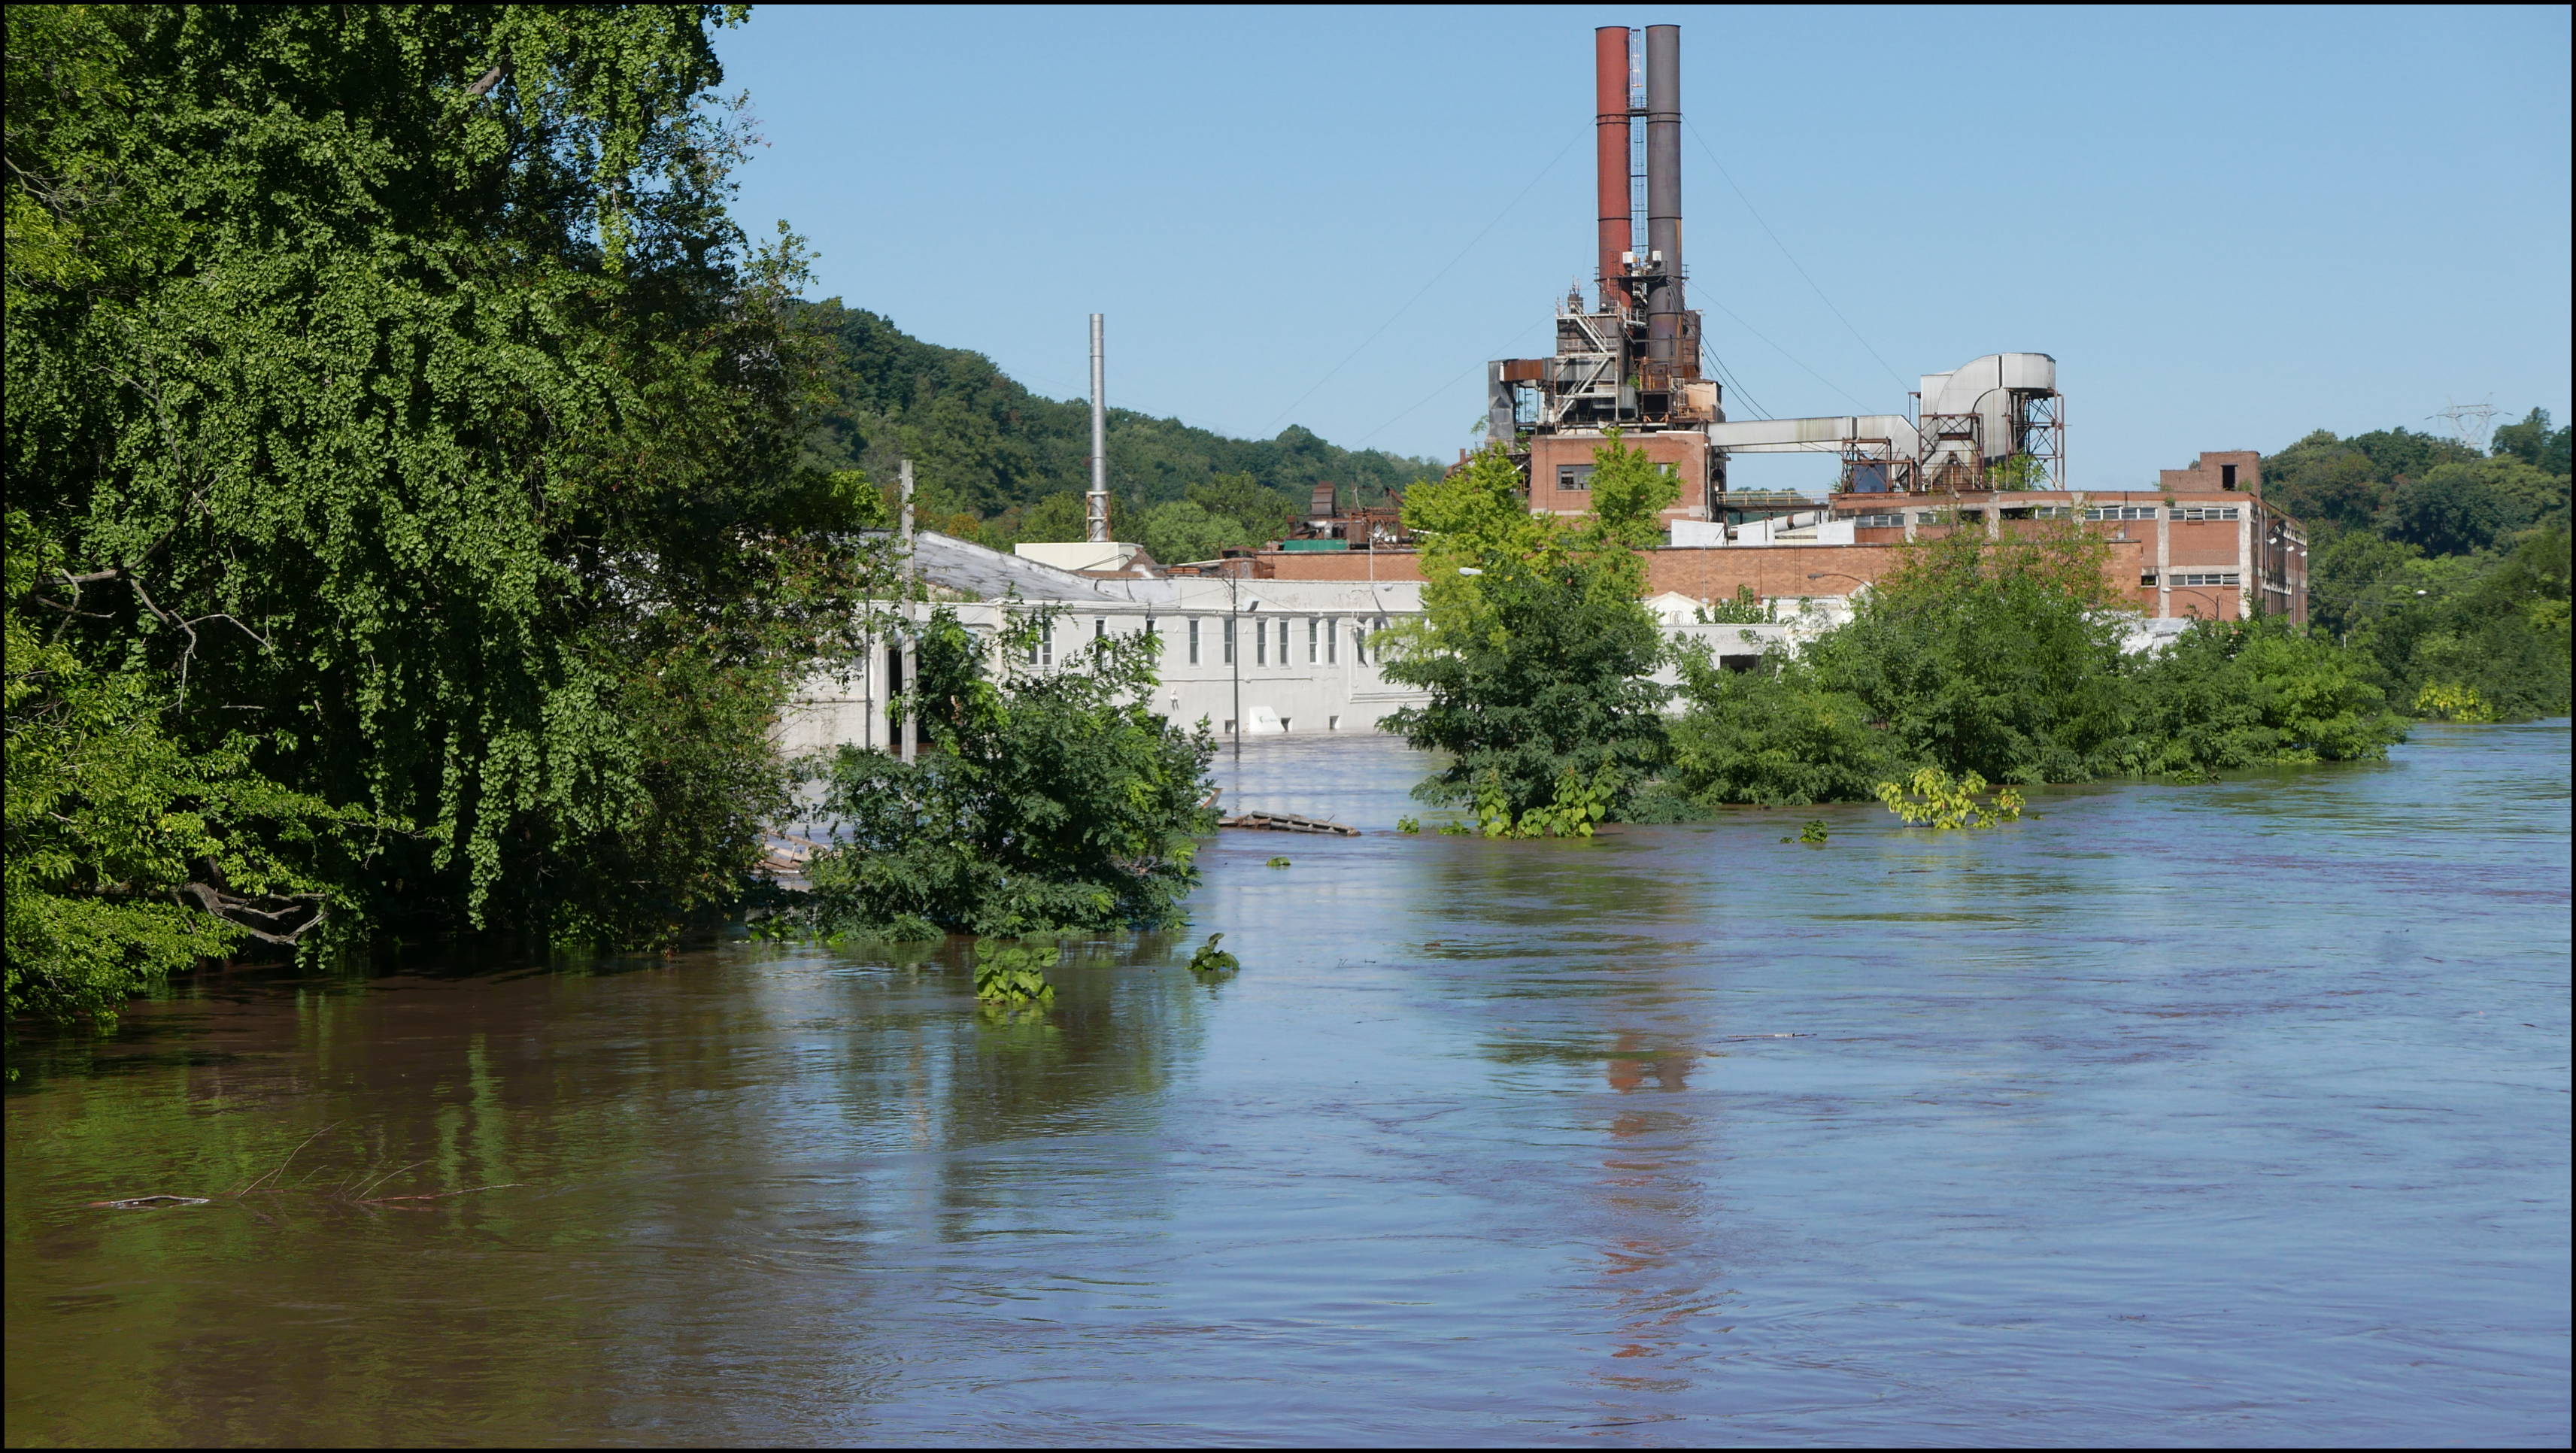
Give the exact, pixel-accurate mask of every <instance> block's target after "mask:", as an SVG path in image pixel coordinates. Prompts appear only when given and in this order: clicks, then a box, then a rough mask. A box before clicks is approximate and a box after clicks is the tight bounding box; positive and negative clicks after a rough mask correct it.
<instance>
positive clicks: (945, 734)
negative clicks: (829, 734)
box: [812, 609, 1216, 936]
mask: <svg viewBox="0 0 2576 1453" xmlns="http://www.w3.org/2000/svg"><path fill="white" fill-rule="evenodd" d="M1049 626H1050V622H1049V618H1048V617H1046V616H1045V615H1043V614H1037V615H1029V616H1023V617H1021V618H1020V619H1019V620H1018V621H1017V622H1015V623H1014V624H1013V625H1012V626H1010V627H1009V628H1008V629H1006V630H1004V631H1002V632H1001V633H999V634H998V635H997V636H995V637H992V638H989V639H988V638H986V637H984V636H980V635H978V634H976V633H974V632H971V631H968V630H967V629H966V628H965V627H964V626H962V625H960V624H959V623H958V621H957V619H956V616H955V614H954V612H951V611H948V610H945V609H943V610H940V611H939V612H937V613H936V614H934V615H933V617H932V618H931V620H930V622H929V623H928V624H927V625H926V626H925V627H924V628H923V630H922V632H921V644H920V654H919V660H920V663H921V666H920V669H921V686H920V690H919V694H918V695H917V696H916V697H915V698H914V703H915V706H916V708H917V709H918V711H919V713H920V721H921V730H922V736H923V739H924V742H925V744H926V749H925V751H924V753H923V755H922V756H921V758H920V760H919V761H917V762H911V763H906V762H902V761H899V760H897V759H895V758H893V757H890V756H887V755H886V754H885V753H883V752H872V751H862V750H860V749H858V748H855V747H844V748H842V749H841V752H840V754H839V756H838V757H837V758H836V759H835V760H834V761H833V763H832V764H831V766H830V769H829V775H828V779H827V782H826V787H825V795H824V800H823V805H822V809H821V815H822V817H823V819H824V820H825V821H827V822H829V823H831V824H833V825H834V828H835V831H836V834H837V836H838V840H839V843H840V844H841V845H840V846H838V847H836V848H834V849H832V850H830V851H827V852H823V853H819V854H817V855H816V857H815V859H814V862H813V866H812V882H813V884H814V893H815V897H816V900H817V903H818V918H819V921H820V922H821V923H822V924H823V925H824V926H827V927H862V928H875V929H879V930H894V931H898V932H901V931H903V930H905V929H907V928H911V929H912V930H913V931H920V930H921V929H922V928H926V927H931V926H935V927H936V928H938V929H951V930H958V931H963V932H968V933H975V934H998V935H1003V936H1013V935H1020V934H1030V933H1040V932H1046V931H1049V930H1054V929H1065V928H1096V929H1106V928H1155V927H1161V926H1165V925H1168V924H1170V923H1172V922H1174V921H1176V920H1177V919H1178V918H1179V916H1180V903H1181V899H1182V897H1183V896H1184V895H1186V894H1187V893H1188V892H1189V890H1190V888H1191V887H1193V886H1194V885H1195V884H1196V883H1197V882H1198V876H1199V874H1198V868H1197V866H1196V863H1195V861H1194V859H1195V855H1196V852H1197V844H1196V843H1195V842H1194V841H1193V838H1194V836H1195V835H1197V834H1200V833H1204V832H1206V831H1208V830H1210V829H1211V828H1213V827H1214V825H1215V824H1214V822H1213V816H1212V814H1211V813H1210V812H1209V811H1208V810H1207V809H1206V808H1205V807H1204V806H1203V805H1202V801H1203V799H1204V798H1205V797H1206V795H1207V782H1206V780H1205V779H1206V775H1207V764H1208V761H1209V759H1210V758H1211V757H1212V756H1213V755H1214V754H1215V751H1216V743H1215V740H1214V739H1213V738H1212V737H1210V736H1209V735H1208V734H1207V732H1206V731H1205V729H1204V728H1202V729H1200V730H1198V731H1194V732H1193V731H1186V730H1183V729H1182V728H1180V727H1177V726H1175V725H1173V724H1171V723H1170V722H1167V721H1164V720H1163V719H1161V718H1159V717H1157V716H1155V715H1153V714H1152V713H1151V712H1149V711H1147V710H1146V709H1145V705H1144V702H1145V698H1146V697H1147V696H1148V695H1150V694H1151V692H1152V690H1153V688H1154V684H1155V680H1156V678H1155V674H1154V662H1155V660H1156V658H1157V657H1158V655H1159V653H1160V650H1161V645H1160V641H1159V639H1158V638H1156V637H1153V636H1149V635H1145V634H1142V633H1139V634H1134V635H1116V636H1108V637H1104V638H1102V639H1100V640H1097V641H1094V642H1092V643H1090V644H1089V645H1086V646H1084V647H1083V648H1082V649H1081V650H1080V651H1078V652H1074V653H1071V654H1070V655H1069V657H1068V658H1067V659H1066V660H1064V661H1063V662H1062V663H1061V664H1059V665H1058V666H1055V667H1053V668H1044V667H1037V666H1034V665H1030V664H1028V658H1029V656H1030V654H1031V647H1032V646H1033V645H1034V644H1035V643H1036V642H1037V640H1038V638H1039V634H1040V632H1042V631H1045V630H1047V629H1049Z"/></svg>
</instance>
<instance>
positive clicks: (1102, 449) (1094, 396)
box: [1082, 313, 1109, 545]
mask: <svg viewBox="0 0 2576 1453" xmlns="http://www.w3.org/2000/svg"><path fill="white" fill-rule="evenodd" d="M1105 377H1106V375H1105V374H1104V372H1103V370H1102V364H1101V354H1100V315H1099V314H1098V313H1094V314H1092V315H1091V493H1090V494H1089V495H1087V496H1085V497H1084V499H1083V501H1082V524H1083V530H1082V538H1084V539H1086V540H1088V541H1090V542H1091V543H1093V544H1095V545H1100V544H1106V543H1108V540H1109V404H1108V401H1107V399H1106V398H1104V397H1103V395H1102V383H1103V380H1104V379H1105Z"/></svg>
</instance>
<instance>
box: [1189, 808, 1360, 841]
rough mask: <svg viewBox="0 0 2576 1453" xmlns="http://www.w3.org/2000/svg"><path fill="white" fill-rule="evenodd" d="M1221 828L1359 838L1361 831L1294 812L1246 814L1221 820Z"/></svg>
mask: <svg viewBox="0 0 2576 1453" xmlns="http://www.w3.org/2000/svg"><path fill="white" fill-rule="evenodd" d="M1217 826H1219V827H1246V828H1252V829H1254V830H1256V831H1260V832H1319V833H1329V834H1331V835H1332V836H1334V837H1358V836H1359V835H1360V830H1359V829H1358V828H1355V827H1344V826H1342V825H1341V824H1340V823H1338V822H1326V821H1324V820H1323V819H1322V818H1318V817H1300V816H1298V815H1297V814H1296V813H1293V812H1246V813H1241V814H1239V815H1237V816H1234V817H1228V818H1223V819H1220V820H1219V821H1218V822H1217Z"/></svg>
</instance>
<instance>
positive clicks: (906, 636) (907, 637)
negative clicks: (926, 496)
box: [902, 459, 921, 762]
mask: <svg viewBox="0 0 2576 1453" xmlns="http://www.w3.org/2000/svg"><path fill="white" fill-rule="evenodd" d="M902 478H903V760H905V761H907V762H909V761H911V760H912V759H913V754H914V752H915V751H916V750H917V749H918V747H919V731H920V725H919V723H918V722H917V721H916V720H915V716H916V713H915V711H914V701H913V699H914V697H915V696H917V695H918V694H919V690H920V684H921V683H920V672H921V648H920V643H919V641H918V640H917V639H916V635H917V633H916V632H915V631H914V630H913V628H912V588H913V578H914V571H915V566H914V563H913V558H912V461H911V460H909V459H907V460H905V461H903V471H902Z"/></svg>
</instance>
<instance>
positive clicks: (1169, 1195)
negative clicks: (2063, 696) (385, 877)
mask: <svg viewBox="0 0 2576 1453" xmlns="http://www.w3.org/2000/svg"><path fill="white" fill-rule="evenodd" d="M2568 746H2569V743H2568V731H2567V727H2566V725H2565V724H2564V723H2554V724H2548V725H2542V726H2531V727H2502V728H2485V729H2467V728H2438V727H2437V728H2429V729H2427V730H2425V731H2424V732H2423V733H2421V734H2420V735H2419V736H2418V738H2417V740H2416V741H2415V742H2414V743H2413V744H2411V745H2409V746H2406V747H2404V748H2401V749H2400V750H2399V751H2398V752H2397V754H2396V755H2395V757H2394V759H2393V760H2392V761H2390V762H2389V763H2387V764H2385V765H2380V766H2369V767H2355V768H2328V769H2319V770H2314V771H2307V772H2297V773H2284V774H2280V775H2277V776H2263V777H2255V778H2247V779H2241V780H2236V781H2231V782H2228V783H2225V784H2222V785H2218V786H2210V787H2192V788H2179V787H2162V786H2138V785H2122V786H2109V787H2102V788H2096V789H2087V790H2083V791H2072V792H2051V793H2043V794H2040V795H2038V797H2037V800H2036V801H2035V803H2034V807H2035V809H2036V811H2037V813H2038V816H2037V817H2036V818H2034V819H2032V820H2029V821H2025V822H2023V823H2020V824H2018V825H2015V826H2011V827H2005V828H1999V829H1996V830H1993V831H1990V832H1982V833H1949V834H1942V835H1934V834H1931V833H1928V832H1923V831H1919V830H1918V831H1911V832H1909V831H1905V830H1901V829H1899V828H1896V827H1895V826H1894V825H1893V822H1892V819H1890V818H1889V817H1888V816H1887V814H1885V813H1884V812H1883V811H1881V810H1879V809H1878V808H1876V807H1874V806H1873V807H1870V808H1867V809H1837V810H1832V811H1827V812H1820V813H1815V814H1807V813H1795V814H1785V815H1784V814H1768V815H1765V814H1746V815H1743V816H1740V817H1736V818H1733V819H1730V820H1729V821H1726V822H1724V823H1720V824H1716V825H1712V826H1701V827H1685V828H1662V829H1640V830H1633V831H1628V832H1624V833H1621V834H1619V835H1617V836H1613V837H1609V838H1605V839H1602V840H1599V841H1595V842H1589V843H1511V844H1505V843H1486V842H1480V841H1474V840H1468V839H1462V838H1443V837H1437V836H1423V837H1419V838H1408V837H1400V836H1395V835H1393V834H1390V833H1384V832H1375V833H1372V834H1371V835H1369V836H1366V837H1362V838H1357V839H1347V840H1342V839H1323V838H1301V837H1282V836H1274V835H1268V834H1242V833H1229V834H1226V835H1225V836H1224V838H1223V840H1221V841H1219V842H1217V843H1216V844H1215V845H1214V846H1213V847H1212V849H1211V851H1210V854H1209V858H1208V881H1207V884H1206V886H1205V887H1204V888H1203V889H1202V890H1201V891H1200V893H1199V894H1198V896H1197V897H1196V898H1195V900H1194V901H1193V904H1192V908H1193V911H1194V913H1195V914H1196V915H1197V919H1198V924H1199V927H1200V928H1201V930H1202V931H1204V930H1212V929H1222V930H1224V931H1225V933H1226V934H1227V939H1226V945H1227V947H1229V948H1233V949H1237V950H1239V951H1240V952H1241V954H1242V956H1243V958H1244V961H1245V968H1244V970H1243V972H1242V973H1241V974H1240V975H1239V976H1237V977H1235V978H1234V979H1232V980H1231V981H1229V982H1224V983H1218V984H1202V983H1198V982H1194V981H1193V980H1192V979H1191V977H1190V975H1189V974H1188V973H1186V972H1184V971H1182V970H1181V969H1180V968H1179V967H1178V964H1179V962H1180V961H1181V960H1182V959H1183V958H1185V957H1186V955H1187V951H1188V943H1187V940H1186V938H1183V937H1178V936H1176V937H1172V938H1166V939H1154V940H1148V941H1146V942H1142V943H1139V942H1136V941H1134V940H1132V939H1127V940H1103V941H1101V942H1099V943H1096V944H1093V945H1091V946H1089V947H1087V948H1086V949H1085V950H1084V952H1083V956H1082V958H1081V961H1080V962H1079V963H1077V964H1076V965H1075V966H1073V967H1071V968H1069V969H1066V970H1063V971H1060V972H1059V973H1058V975H1057V979H1058V983H1059V990H1058V993H1059V1000H1058V1003H1057V1005H1056V1007H1055V1009H1054V1010H1053V1012H1052V1013H1051V1014H1049V1015H1047V1016H1046V1017H1044V1018H1043V1019H1036V1020H1028V1021H1025V1022H1019V1023H1012V1024H1003V1025H995V1024H989V1023H985V1022H982V1021H980V1020H979V1018H978V1016H977V1014H976V1011H975V1010H974V1008H973V1006H972V1004H971V1002H970V998H969V994H970V988H969V985H968V982H967V977H966V975H965V974H964V973H963V972H962V971H961V970H960V968H959V967H958V966H957V960H956V958H955V956H954V955H953V954H950V955H946V956H935V957H932V958H930V959H928V960H926V961H918V962H915V961H907V960H900V959H890V958H888V957H887V956H886V955H885V954H883V953H881V952H872V951H868V950H864V949H855V948H854V949H848V950H822V949H811V948H778V947H768V946H762V945H757V944H750V943H736V944H729V945H726V946H724V947H721V948H717V949H713V950H710V951H705V952H697V953H689V954H684V955H681V956H679V957H675V958H670V959H653V960H645V961H635V962H616V963H600V964H592V965H588V966H581V967H564V966H553V967H547V968H526V967H516V968H490V969H478V968H477V966H474V965H449V966H445V967H444V968H442V969H440V970H438V971H434V972H433V971H430V970H428V969H421V968H415V969H411V970H407V971H403V972H390V973H384V974H380V975H376V976H372V977H338V978H332V977H324V978H313V977H304V978H299V977H295V976H293V975H284V974H271V975H267V976H258V975H232V976H217V977H207V978H203V979H201V980H199V981H197V982H194V983H191V984H188V985H186V986H184V987H183V988H182V989H180V990H179V991H177V992H175V993H174V994H173V995H172V996H171V997H170V998H168V999H167V1000H165V1001H163V1002H158V1003H154V1004H150V1005H146V1006H143V1007H142V1008H140V1009H138V1010H137V1011H136V1012H135V1013H134V1014H132V1015H131V1016H130V1018H129V1019H128V1021H127V1027H126V1030H125V1032H124V1033H122V1034H120V1035H119V1036H118V1037H117V1038H115V1039H114V1040H112V1041H109V1042H107V1043H104V1044H101V1045H98V1046H95V1047H84V1046H81V1045H76V1044H50V1045H48V1044H42V1043H39V1044H34V1045H28V1044H24V1043H22V1044H21V1045H20V1047H19V1049H18V1051H17V1053H16V1054H15V1056H14V1062H15V1063H16V1064H17V1065H18V1066H19V1067H20V1069H21V1071H22V1074H21V1078H20V1080H19V1081H18V1082H17V1084H16V1085H14V1086H13V1087H12V1089H11V1092H10V1094H9V1096H8V1098H7V1101H6V1103H7V1109H8V1125H7V1173H8V1184H7V1213H8V1223H7V1235H8V1368H7V1372H8V1389H7V1409H8V1411H7V1430H6V1431H7V1439H8V1441H9V1442H10V1443H11V1444H13V1445H26V1446H33V1445H40V1444H58V1443H113V1444H125V1443H150V1444H173V1443H278V1444H345V1443H445V1444H527V1443H542V1444H553V1443H825V1444H835V1443H877V1442H884V1443H963V1444H981V1443H1014V1444H1072V1443H1211V1442H1223V1443H1343V1444H1369V1443H1397V1444H1423V1443H1429V1444H1442V1443H1458V1442H1474V1443H1515V1444H1536V1443H1601V1442H1608V1443H1613V1444H1650V1445H1651V1444H1706V1443H1718V1442H1741V1441H1752V1442H1765V1443H1798V1444H1817V1443H1831V1444H1883V1443H1903V1444H1922V1443H1961V1442H1972V1443H2009V1444H2058V1443H2119V1444H2154V1443H2197V1444H2210V1443H2273V1444H2281V1443H2288V1444H2308V1443H2321V1444H2343V1445H2371V1444H2383V1443H2405V1444H2417V1443H2469V1444H2482V1443H2519V1444H2548V1445H2563V1444H2565V1443H2566V1442H2567V1441H2568V1436H2569V1422H2568V1418H2569V1403H2568V1230H2569V1228H2568V1192H2569V1183H2568V1169H2569V1168H2568V1133H2569V1124H2568V1088H2569V1080H2568V1074H2569V1059H2568V1002H2569V1001H2568V990H2569V984H2568V955H2569V919H2568V821H2569V819H2568V814H2569V796H2568V785H2569V752H2568ZM1219 765H1220V768H1221V769H1224V768H1226V763H1225V762H1224V760H1223V759H1220V763H1219ZM1421 770H1422V763H1421V761H1420V759H1418V758H1414V757H1411V756H1409V755H1408V754H1406V753H1404V752H1403V751H1401V750H1400V749H1398V748H1396V747H1395V746H1394V745H1393V744H1391V743H1386V742H1382V741H1371V742H1356V743H1354V742H1341V743H1329V744H1328V743H1313V742H1291V743H1275V742H1274V743H1265V744H1262V745H1261V746H1259V747H1258V748H1257V749H1253V750H1248V751H1247V753H1246V757H1245V763H1244V768H1243V771H1242V773H1241V777H1240V780H1239V781H1236V780H1233V779H1232V774H1231V773H1230V772H1229V774H1228V775H1229V781H1230V785H1231V787H1232V790H1231V791H1230V792H1229V793H1228V796H1227V802H1228V803H1229V805H1237V804H1240V805H1245V806H1259V807H1271V808H1279V809H1286V810H1290V811H1302V812H1308V813H1314V814H1317V815H1324V814H1331V815H1337V816H1339V817H1341V818H1342V819H1344V820H1345V821H1350V822H1353V823H1356V824H1359V825H1362V826H1366V827H1369V828H1372V829H1384V828H1388V827H1391V826H1392V824H1393V822H1394V819H1395V818H1396V816H1397V815H1398V814H1400V813H1403V812H1406V811H1409V810H1413V809H1412V808H1411V807H1410V805H1409V804H1408V803H1407V802H1406V800H1405V797H1404V789H1405V788H1406V786H1407V785H1409V783H1410V782H1411V781H1412V780H1413V778H1414V777H1416V776H1417V775H1419V773H1420V771H1421ZM1809 815H1815V816H1820V817H1823V818H1824V819H1825V820H1826V821H1827V822H1828V823H1829V824H1830V826H1831V828H1832V833H1833V836H1832V840H1831V841H1830V842H1828V843H1826V844H1825V845H1823V846H1821V847H1804V846H1798V845H1794V844H1791V845H1784V844H1783V843H1782V842H1781V841H1780V839H1781V837H1782V836H1783V835H1784V834H1786V835H1795V833H1796V831H1797V828H1798V822H1799V820H1800V819H1801V818H1803V817H1805V816H1809ZM1273 854H1285V855H1286V856H1288V857H1289V858H1290V859H1291V860H1292V862H1293V866H1291V867H1288V868H1285V869H1274V868H1267V867H1264V866H1263V862H1264V860H1265V859H1267V858H1269V857H1271V856H1272V855H1273ZM299 1146H301V1149H300V1150H299V1149H298V1147H299ZM262 1177H265V1179H261V1178H262ZM254 1181H256V1182H257V1184H256V1186H255V1188H253V1189H251V1190H250V1191H249V1192H248V1193H246V1194H228V1193H230V1192H238V1191H241V1190H242V1188H243V1187H245V1186H246V1185H249V1184H250V1183H253V1182H254ZM475 1187H492V1189H482V1190H474V1189H471V1188H475ZM456 1191H465V1192H468V1193H467V1194H458V1195H446V1196H445V1197H444V1198H443V1199H435V1200H430V1199H409V1200H400V1199H389V1198H392V1197H423V1196H429V1195H434V1194H438V1193H444V1192H456ZM155 1194H157V1195H172V1196H186V1197H204V1198H206V1200H205V1201H204V1203H203V1204H170V1205H164V1206H163V1207H162V1208H160V1209H112V1208H106V1207H100V1206H95V1205H93V1204H91V1203H93V1202H98V1201H107V1200H118V1199H127V1198H133V1197H139V1196H144V1195H155Z"/></svg>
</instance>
